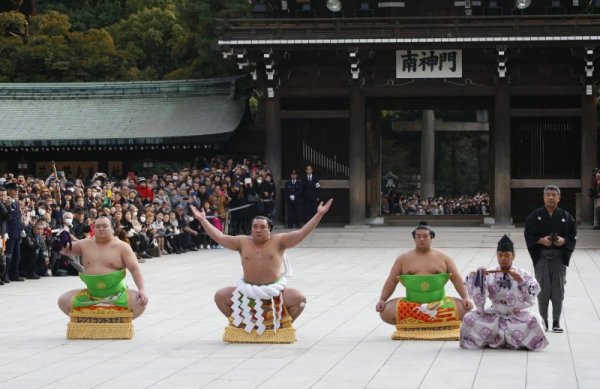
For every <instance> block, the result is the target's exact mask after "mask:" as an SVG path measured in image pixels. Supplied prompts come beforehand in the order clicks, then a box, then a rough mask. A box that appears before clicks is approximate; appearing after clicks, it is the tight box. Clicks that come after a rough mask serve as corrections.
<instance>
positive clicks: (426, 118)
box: [421, 109, 435, 198]
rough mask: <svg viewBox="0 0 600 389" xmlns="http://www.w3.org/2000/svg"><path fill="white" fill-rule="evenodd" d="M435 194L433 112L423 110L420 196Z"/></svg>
mask: <svg viewBox="0 0 600 389" xmlns="http://www.w3.org/2000/svg"><path fill="white" fill-rule="evenodd" d="M433 196H435V113H434V111H433V109H426V110H423V126H422V129H421V197H422V198H423V197H433Z"/></svg>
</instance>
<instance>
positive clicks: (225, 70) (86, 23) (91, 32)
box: [0, 0, 251, 82]
mask: <svg viewBox="0 0 600 389" xmlns="http://www.w3.org/2000/svg"><path fill="white" fill-rule="evenodd" d="M38 9H39V14H37V15H33V16H30V17H29V18H27V17H25V15H23V14H21V13H18V12H0V33H2V35H1V36H0V81H2V82H29V81H105V80H138V79H143V80H156V79H183V78H206V77H215V76H221V75H228V74H235V73H237V69H236V68H235V64H234V63H233V62H232V61H230V60H224V59H222V57H221V56H220V55H219V54H218V53H217V52H215V51H213V50H212V48H211V46H212V45H214V43H215V42H216V40H217V38H218V37H219V36H220V34H221V33H222V23H221V22H220V20H221V19H226V18H242V17H250V16H251V7H250V6H249V4H248V2H247V1H246V0H201V1H200V0H53V1H50V0H47V1H39V2H38Z"/></svg>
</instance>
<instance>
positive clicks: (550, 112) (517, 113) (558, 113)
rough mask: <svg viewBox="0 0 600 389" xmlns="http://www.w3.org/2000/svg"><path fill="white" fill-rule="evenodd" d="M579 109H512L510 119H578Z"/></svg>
mask: <svg viewBox="0 0 600 389" xmlns="http://www.w3.org/2000/svg"><path fill="white" fill-rule="evenodd" d="M581 112H582V111H581V108H512V109H511V110H510V116H511V117H521V118H522V117H549V116H551V117H567V116H569V117H580V116H581Z"/></svg>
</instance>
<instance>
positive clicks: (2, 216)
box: [0, 186, 10, 285]
mask: <svg viewBox="0 0 600 389" xmlns="http://www.w3.org/2000/svg"><path fill="white" fill-rule="evenodd" d="M9 207H10V200H9V198H8V195H7V194H6V188H5V187H3V186H0V285H4V278H5V276H6V258H5V257H4V244H5V242H4V241H5V240H6V238H7V237H8V233H7V231H8V230H7V229H8V208H9Z"/></svg>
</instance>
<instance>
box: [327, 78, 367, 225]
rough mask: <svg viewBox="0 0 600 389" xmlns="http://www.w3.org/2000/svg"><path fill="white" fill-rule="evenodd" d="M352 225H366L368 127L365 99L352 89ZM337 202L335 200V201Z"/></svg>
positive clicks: (359, 90) (354, 86) (350, 149)
mask: <svg viewBox="0 0 600 389" xmlns="http://www.w3.org/2000/svg"><path fill="white" fill-rule="evenodd" d="M349 152H350V225H359V224H365V217H366V181H365V179H366V174H365V172H366V162H367V161H366V125H365V97H364V95H363V94H362V91H361V89H360V88H359V87H358V86H356V85H353V86H352V87H350V144H349ZM334 201H335V200H334Z"/></svg>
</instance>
